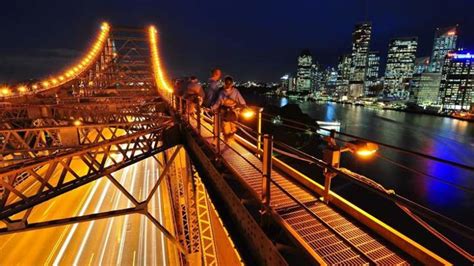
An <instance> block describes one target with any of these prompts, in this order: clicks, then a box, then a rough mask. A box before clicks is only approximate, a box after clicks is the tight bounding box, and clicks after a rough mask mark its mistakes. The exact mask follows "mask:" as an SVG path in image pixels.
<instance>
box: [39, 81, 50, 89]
mask: <svg viewBox="0 0 474 266" xmlns="http://www.w3.org/2000/svg"><path fill="white" fill-rule="evenodd" d="M41 85H43V87H45V88H47V87H49V82H47V81H43V83H41Z"/></svg>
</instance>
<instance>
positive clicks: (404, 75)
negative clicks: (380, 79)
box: [384, 37, 418, 98]
mask: <svg viewBox="0 0 474 266" xmlns="http://www.w3.org/2000/svg"><path fill="white" fill-rule="evenodd" d="M417 46H418V38H417V37H406V38H396V39H392V40H391V41H390V44H389V46H388V55H387V67H386V68H385V81H384V82H385V84H384V86H385V89H386V90H389V91H390V94H392V95H393V96H396V97H399V98H405V97H408V91H407V90H406V87H407V84H408V83H407V82H408V79H409V78H411V77H413V71H414V68H415V58H416V49H417Z"/></svg>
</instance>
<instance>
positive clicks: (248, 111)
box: [242, 108, 255, 120]
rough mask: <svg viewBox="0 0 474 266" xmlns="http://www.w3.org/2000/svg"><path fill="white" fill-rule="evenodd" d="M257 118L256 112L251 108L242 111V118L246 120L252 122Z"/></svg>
mask: <svg viewBox="0 0 474 266" xmlns="http://www.w3.org/2000/svg"><path fill="white" fill-rule="evenodd" d="M254 116H255V111H254V110H252V109H251V108H245V109H244V110H243V111H242V117H243V118H245V119H246V120H250V119H252V118H253V117H254Z"/></svg>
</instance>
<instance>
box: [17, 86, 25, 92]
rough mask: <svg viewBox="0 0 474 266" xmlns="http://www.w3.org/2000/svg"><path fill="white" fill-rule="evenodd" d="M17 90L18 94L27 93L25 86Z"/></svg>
mask: <svg viewBox="0 0 474 266" xmlns="http://www.w3.org/2000/svg"><path fill="white" fill-rule="evenodd" d="M17 90H18V91H19V92H22V93H23V92H26V91H27V88H26V87H25V86H23V85H21V86H20V87H18V88H17Z"/></svg>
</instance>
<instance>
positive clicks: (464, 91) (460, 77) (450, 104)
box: [439, 51, 474, 111]
mask: <svg viewBox="0 0 474 266" xmlns="http://www.w3.org/2000/svg"><path fill="white" fill-rule="evenodd" d="M439 95H440V100H439V101H440V103H441V105H442V106H443V109H445V110H446V109H447V110H469V109H472V106H473V100H474V53H470V52H466V51H457V52H451V53H449V54H448V55H447V56H446V59H445V61H444V66H443V72H442V75H441V85H440V90H439ZM471 111H472V110H471Z"/></svg>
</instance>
